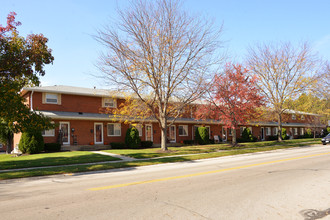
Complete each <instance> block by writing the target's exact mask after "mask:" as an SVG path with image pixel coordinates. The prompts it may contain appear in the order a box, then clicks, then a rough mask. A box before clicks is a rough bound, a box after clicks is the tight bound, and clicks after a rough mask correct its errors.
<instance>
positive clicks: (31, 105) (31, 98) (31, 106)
mask: <svg viewBox="0 0 330 220" xmlns="http://www.w3.org/2000/svg"><path fill="white" fill-rule="evenodd" d="M33 93H34V91H33V90H32V92H31V96H30V108H31V111H33Z"/></svg>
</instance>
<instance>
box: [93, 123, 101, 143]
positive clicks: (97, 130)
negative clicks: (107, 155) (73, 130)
mask: <svg viewBox="0 0 330 220" xmlns="http://www.w3.org/2000/svg"><path fill="white" fill-rule="evenodd" d="M94 143H95V144H103V123H94Z"/></svg>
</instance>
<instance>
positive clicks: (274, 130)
mask: <svg viewBox="0 0 330 220" xmlns="http://www.w3.org/2000/svg"><path fill="white" fill-rule="evenodd" d="M277 133H278V128H277V127H275V128H273V134H274V136H277Z"/></svg>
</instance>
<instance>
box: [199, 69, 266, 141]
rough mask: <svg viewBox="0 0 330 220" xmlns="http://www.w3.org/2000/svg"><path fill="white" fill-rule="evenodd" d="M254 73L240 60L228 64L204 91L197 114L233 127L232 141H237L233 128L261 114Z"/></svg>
mask: <svg viewBox="0 0 330 220" xmlns="http://www.w3.org/2000/svg"><path fill="white" fill-rule="evenodd" d="M256 80H257V77H256V76H255V75H253V76H251V75H250V74H249V70H248V69H246V68H244V67H242V65H240V64H236V65H233V64H227V65H226V66H225V71H224V73H223V74H216V75H215V76H214V80H213V82H212V84H211V86H210V89H209V90H208V92H207V97H206V102H207V103H206V104H203V105H200V106H199V107H198V109H197V111H196V118H198V119H206V118H211V119H214V120H220V121H221V122H222V123H223V124H224V126H225V128H231V129H233V139H232V144H233V145H236V143H237V138H236V129H237V128H238V126H239V125H245V124H246V123H247V122H248V121H249V120H250V119H254V118H256V117H258V116H259V115H260V112H259V111H258V109H259V107H261V106H262V105H263V97H262V96H261V95H259V94H258V90H257V87H256Z"/></svg>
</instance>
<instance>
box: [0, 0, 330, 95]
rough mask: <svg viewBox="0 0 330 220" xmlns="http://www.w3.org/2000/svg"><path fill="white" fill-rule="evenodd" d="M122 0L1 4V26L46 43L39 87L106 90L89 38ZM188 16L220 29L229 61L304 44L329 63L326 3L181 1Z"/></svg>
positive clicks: (329, 28) (36, 0) (329, 6)
mask: <svg viewBox="0 0 330 220" xmlns="http://www.w3.org/2000/svg"><path fill="white" fill-rule="evenodd" d="M127 6H129V1H127V0H94V1H87V0H80V1H78V0H76V1H73V0H56V1H51V0H30V1H26V0H20V1H19V0H5V1H2V2H1V7H0V24H3V25H4V24H5V22H6V17H7V14H8V13H9V12H11V11H15V12H16V13H17V19H16V20H18V21H21V22H22V25H21V26H20V27H19V29H18V30H19V32H20V34H21V35H23V36H26V35H27V34H30V33H42V34H44V35H45V36H46V37H47V38H48V39H49V44H48V45H49V47H50V48H51V49H52V50H53V55H54V57H55V60H54V64H53V65H48V66H47V67H46V75H45V76H44V77H42V78H41V82H42V85H44V86H46V85H71V86H80V87H89V88H92V87H93V86H96V87H97V88H106V87H105V83H104V82H102V80H100V79H98V78H96V77H94V76H93V75H98V74H99V73H98V70H97V68H96V67H95V63H96V62H97V59H98V54H99V52H100V51H101V50H102V46H101V45H99V43H97V42H96V41H95V40H94V39H93V37H92V35H94V34H96V30H97V29H99V28H102V26H103V25H106V24H108V23H109V20H110V18H112V19H115V20H116V18H117V14H116V9H117V8H118V7H121V8H122V7H127ZM184 8H185V9H186V10H187V11H189V12H190V13H193V14H200V15H202V16H205V17H207V18H208V19H214V21H215V25H216V26H220V25H221V24H222V23H223V25H224V33H223V36H222V38H223V40H224V41H226V43H225V45H224V46H225V49H226V50H228V52H229V54H230V55H231V60H233V61H241V60H243V59H244V56H245V55H246V49H247V47H248V46H250V45H254V44H255V43H259V42H264V43H268V42H278V41H291V42H292V43H293V44H296V43H299V42H302V41H309V42H310V43H311V45H312V46H313V49H314V50H315V52H318V53H319V55H320V56H321V57H322V58H323V59H325V60H329V61H330V13H329V11H330V1H328V0H322V1H321V0H313V1H312V0H308V1H307V0H299V1H298V0H273V1H270V0H269V1H268V0H259V1H257V0H255V1H252V0H250V1H245V0H241V1H238V0H236V1H235V0H232V1H228V0H218V1H217V0H186V1H185V2H184Z"/></svg>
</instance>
